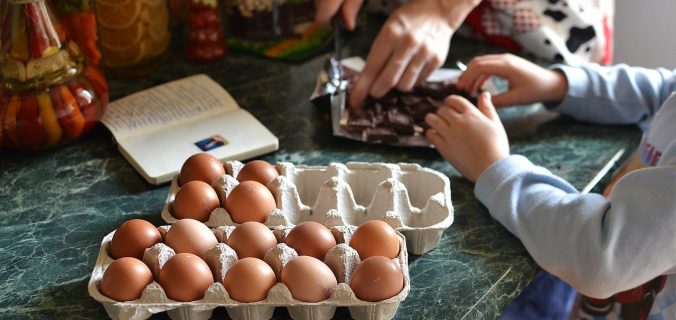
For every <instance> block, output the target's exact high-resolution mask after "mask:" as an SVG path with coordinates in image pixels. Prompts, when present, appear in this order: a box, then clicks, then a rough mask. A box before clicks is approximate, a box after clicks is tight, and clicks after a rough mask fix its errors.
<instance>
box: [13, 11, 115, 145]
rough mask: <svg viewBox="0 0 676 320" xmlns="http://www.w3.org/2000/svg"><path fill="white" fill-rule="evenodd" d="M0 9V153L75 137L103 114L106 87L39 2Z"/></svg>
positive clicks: (78, 49)
mask: <svg viewBox="0 0 676 320" xmlns="http://www.w3.org/2000/svg"><path fill="white" fill-rule="evenodd" d="M0 5H1V6H2V7H1V8H0V9H1V10H0V12H1V13H2V15H1V16H0V18H1V20H2V21H1V23H2V24H1V25H2V32H1V34H0V49H1V50H0V75H1V77H0V149H3V150H35V149H43V148H49V147H55V146H58V145H62V144H65V143H68V142H70V141H73V140H75V139H77V138H79V137H80V136H82V135H83V134H85V133H86V132H87V131H89V130H90V129H91V128H92V127H93V126H94V125H95V124H96V122H97V121H98V120H99V119H100V118H101V116H102V115H103V112H104V110H105V107H106V105H107V104H108V97H109V94H108V83H107V82H106V80H105V78H104V77H103V75H102V73H101V72H100V71H99V70H98V69H97V68H96V67H95V66H92V65H88V64H87V62H86V61H85V58H84V56H83V54H82V52H81V51H80V48H79V47H78V45H77V44H76V43H75V42H73V41H69V40H68V38H67V36H66V33H65V32H64V30H63V28H62V26H61V25H60V24H59V22H58V20H57V19H56V17H55V16H54V15H53V14H52V12H51V10H50V8H49V7H48V6H47V4H46V2H45V0H7V1H3V2H1V3H0Z"/></svg>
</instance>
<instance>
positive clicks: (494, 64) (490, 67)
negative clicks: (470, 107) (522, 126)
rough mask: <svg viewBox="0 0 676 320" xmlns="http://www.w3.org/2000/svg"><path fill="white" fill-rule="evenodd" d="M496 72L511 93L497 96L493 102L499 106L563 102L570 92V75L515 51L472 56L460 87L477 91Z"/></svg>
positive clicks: (461, 78)
mask: <svg viewBox="0 0 676 320" xmlns="http://www.w3.org/2000/svg"><path fill="white" fill-rule="evenodd" d="M494 75H495V76H498V77H501V78H504V79H506V80H507V81H508V83H509V89H508V90H507V92H504V93H501V94H498V95H496V96H494V97H493V104H494V105H495V106H497V107H503V106H511V105H519V104H531V103H535V102H560V101H562V100H563V99H564V98H565V96H566V92H567V91H568V83H567V81H566V77H565V76H564V75H563V74H562V73H561V72H558V71H552V70H547V69H544V68H542V67H540V66H538V65H536V64H534V63H532V62H530V61H528V60H525V59H523V58H520V57H517V56H515V55H512V54H498V55H486V56H480V57H476V58H474V59H472V61H470V63H469V64H468V65H467V70H465V72H464V73H463V74H462V75H461V76H460V79H459V80H458V83H457V85H456V86H457V87H458V88H459V89H461V90H465V91H467V92H476V91H475V90H478V89H479V88H480V87H481V84H482V83H483V82H484V81H485V80H486V79H488V77H490V76H494Z"/></svg>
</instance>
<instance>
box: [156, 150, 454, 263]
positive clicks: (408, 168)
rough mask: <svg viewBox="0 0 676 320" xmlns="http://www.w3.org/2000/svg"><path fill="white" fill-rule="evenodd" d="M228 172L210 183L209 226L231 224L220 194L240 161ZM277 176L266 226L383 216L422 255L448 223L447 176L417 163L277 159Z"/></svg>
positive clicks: (165, 214)
mask: <svg viewBox="0 0 676 320" xmlns="http://www.w3.org/2000/svg"><path fill="white" fill-rule="evenodd" d="M224 166H225V167H226V172H228V173H229V174H226V175H223V176H222V177H220V178H219V179H217V180H216V181H214V182H213V183H212V186H213V187H214V188H215V189H216V192H217V193H218V196H219V198H220V200H221V207H219V208H216V209H215V210H214V211H213V212H212V213H211V216H210V218H209V220H208V221H206V222H205V224H206V225H207V226H209V227H218V226H233V225H236V223H234V222H233V221H232V219H230V216H229V214H228V212H227V210H226V209H225V198H226V197H227V196H228V195H229V194H230V191H231V190H232V189H233V188H234V187H235V186H236V185H237V184H239V182H238V181H237V179H236V177H237V175H238V173H239V171H240V170H241V169H242V167H243V164H242V163H241V162H239V161H227V162H225V164H224ZM275 168H276V169H277V171H278V172H279V174H280V176H279V177H277V178H276V179H275V180H273V181H271V182H270V183H269V184H268V186H267V187H268V189H270V190H271V191H272V193H273V195H274V197H275V201H276V203H277V209H275V210H273V212H271V213H270V215H269V216H268V218H267V220H266V221H265V225H267V226H268V227H270V228H276V227H284V226H293V225H296V224H298V223H301V222H303V221H316V222H319V223H321V224H323V225H324V226H326V227H329V228H330V227H333V226H350V225H352V226H359V225H360V224H362V223H363V222H366V221H369V220H383V221H385V222H387V223H388V224H389V225H390V226H392V227H393V228H395V229H396V230H397V231H399V232H401V233H402V234H404V236H405V237H406V242H407V246H408V250H409V252H410V253H412V254H416V255H422V254H424V253H426V252H428V251H430V250H432V249H434V247H436V246H437V244H438V243H439V240H440V239H441V235H442V233H443V232H444V230H445V229H447V228H448V227H449V226H450V225H451V224H452V223H453V204H452V202H451V189H450V182H449V180H448V177H446V176H445V175H444V174H442V173H440V172H438V171H435V170H432V169H428V168H423V167H421V166H420V165H417V164H409V163H399V164H389V163H364V162H348V163H346V164H342V163H331V164H329V165H328V166H305V165H294V164H292V163H288V162H281V163H278V164H277V165H276V166H275ZM177 181H178V177H174V179H173V181H172V183H171V187H170V190H169V195H168V196H167V199H166V201H165V205H164V209H163V210H162V218H163V219H164V221H166V222H167V223H174V222H176V221H177V219H176V218H174V216H173V215H172V209H171V204H172V202H173V201H174V198H175V196H176V192H178V190H179V188H180V187H179V186H178V182H177Z"/></svg>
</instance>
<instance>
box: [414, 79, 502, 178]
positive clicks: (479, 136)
mask: <svg viewBox="0 0 676 320" xmlns="http://www.w3.org/2000/svg"><path fill="white" fill-rule="evenodd" d="M444 102H445V106H443V107H441V108H439V110H437V112H436V114H435V113H430V114H428V115H427V117H426V118H425V120H426V121H427V123H428V124H429V125H430V126H431V127H432V128H431V129H429V130H427V132H426V134H425V135H426V136H427V139H429V140H430V141H431V142H432V144H434V145H435V146H436V147H437V150H439V153H440V154H441V156H442V157H444V159H446V160H447V161H448V162H450V163H451V165H453V166H454V167H455V168H456V169H458V171H460V173H462V175H463V176H465V177H466V178H467V179H469V180H470V181H472V182H475V181H476V180H477V179H478V178H479V176H480V175H481V173H483V172H484V171H485V170H486V169H487V168H488V167H489V166H490V165H492V164H493V163H494V162H496V161H498V160H500V159H502V158H505V157H507V156H509V141H508V140H507V133H505V129H504V128H503V126H502V123H501V122H500V118H498V114H497V113H496V112H495V107H494V106H493V103H492V102H491V96H490V94H489V93H488V92H484V93H482V94H481V96H480V97H479V107H478V108H475V107H474V105H472V104H471V103H470V102H469V101H467V99H465V98H463V97H460V96H449V97H448V98H446V100H445V101H444Z"/></svg>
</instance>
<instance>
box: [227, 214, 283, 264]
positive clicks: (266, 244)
mask: <svg viewBox="0 0 676 320" xmlns="http://www.w3.org/2000/svg"><path fill="white" fill-rule="evenodd" d="M227 244H228V246H230V247H231V248H232V249H234V250H235V252H237V257H239V258H240V259H242V258H247V257H254V258H258V259H263V257H265V253H266V252H267V251H268V250H270V248H273V247H274V246H276V245H277V238H275V235H274V234H273V233H272V231H271V230H270V229H268V227H266V226H265V225H264V224H262V223H260V222H255V221H249V222H244V223H242V224H240V225H238V226H237V227H236V228H235V230H233V231H232V233H231V234H230V237H228V240H227Z"/></svg>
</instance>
